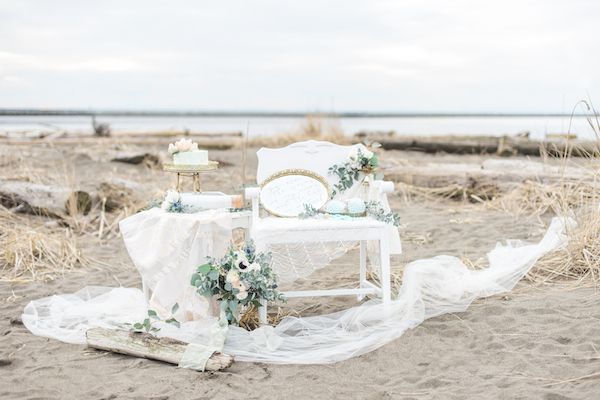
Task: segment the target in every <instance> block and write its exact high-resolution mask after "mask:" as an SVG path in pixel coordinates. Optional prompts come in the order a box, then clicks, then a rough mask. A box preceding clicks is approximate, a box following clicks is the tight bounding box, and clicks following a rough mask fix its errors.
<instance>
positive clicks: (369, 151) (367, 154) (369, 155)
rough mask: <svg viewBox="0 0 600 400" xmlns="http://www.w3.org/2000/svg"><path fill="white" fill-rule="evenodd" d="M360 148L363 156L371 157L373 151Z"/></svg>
mask: <svg viewBox="0 0 600 400" xmlns="http://www.w3.org/2000/svg"><path fill="white" fill-rule="evenodd" d="M361 150H362V154H363V156H365V157H366V158H368V159H369V160H370V159H371V158H372V157H373V155H374V154H373V152H372V151H371V150H369V149H367V148H366V147H365V148H363V149H361Z"/></svg>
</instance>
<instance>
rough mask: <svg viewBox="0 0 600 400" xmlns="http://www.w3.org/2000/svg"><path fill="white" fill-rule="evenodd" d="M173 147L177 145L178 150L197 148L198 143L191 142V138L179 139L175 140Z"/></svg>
mask: <svg viewBox="0 0 600 400" xmlns="http://www.w3.org/2000/svg"><path fill="white" fill-rule="evenodd" d="M175 147H177V150H178V151H181V152H185V151H192V150H194V149H196V150H198V144H197V143H193V142H192V140H191V139H181V140H178V141H177V142H175Z"/></svg>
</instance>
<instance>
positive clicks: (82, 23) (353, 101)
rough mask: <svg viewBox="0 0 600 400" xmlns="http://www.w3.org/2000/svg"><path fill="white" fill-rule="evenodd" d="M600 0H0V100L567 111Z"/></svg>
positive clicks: (581, 89) (595, 95)
mask: <svg viewBox="0 0 600 400" xmlns="http://www.w3.org/2000/svg"><path fill="white" fill-rule="evenodd" d="M599 19H600V2H598V1H594V0H589V1H585V0H572V1H568V0H564V1H527V0H502V1H482V0H479V1H477V0H474V1H463V0H459V1H425V0H411V1H403V0H395V1H383V0H382V1H375V0H374V1H367V0H364V1H350V0H342V1H325V0H321V1H313V0H302V1H281V0H279V1H275V0H273V1H252V0H237V1H233V0H222V1H175V0H170V1H150V0H144V1H137V0H130V1H126V0H121V1H97V2H90V1H65V0H54V1H43V0H38V1H27V0H0V107H10V108H14V107H48V108H96V109H107V108H108V109H178V110H179V109H185V110H196V109H204V110H275V111H314V110H321V111H330V110H331V109H334V110H335V111H375V112H377V111H399V112H430V111H432V112H561V111H563V110H564V111H567V112H568V111H569V110H570V107H571V105H572V104H573V103H575V102H576V101H577V100H578V99H580V98H585V97H587V96H588V95H589V96H590V97H591V98H592V100H593V99H598V100H596V102H597V103H600V51H598V48H599V47H600V46H599V45H600V24H599V23H598V22H599Z"/></svg>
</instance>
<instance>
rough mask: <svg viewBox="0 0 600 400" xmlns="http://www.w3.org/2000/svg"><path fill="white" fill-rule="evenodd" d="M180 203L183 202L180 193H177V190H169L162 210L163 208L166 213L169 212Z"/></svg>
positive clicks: (161, 206) (162, 204)
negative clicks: (174, 205)
mask: <svg viewBox="0 0 600 400" xmlns="http://www.w3.org/2000/svg"><path fill="white" fill-rule="evenodd" d="M178 201H181V195H180V194H179V192H177V191H176V190H167V194H166V195H165V199H164V200H163V202H162V203H161V205H160V208H162V209H163V210H165V211H168V210H169V209H170V208H171V206H172V205H173V204H175V203H177V202H178Z"/></svg>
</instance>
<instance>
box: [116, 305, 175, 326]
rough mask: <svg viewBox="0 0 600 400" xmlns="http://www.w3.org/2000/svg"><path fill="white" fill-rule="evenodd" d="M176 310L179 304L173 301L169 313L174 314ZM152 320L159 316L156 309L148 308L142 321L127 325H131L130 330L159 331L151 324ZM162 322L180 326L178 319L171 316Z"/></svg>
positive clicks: (156, 319) (157, 318) (158, 319)
mask: <svg viewBox="0 0 600 400" xmlns="http://www.w3.org/2000/svg"><path fill="white" fill-rule="evenodd" d="M177 310H179V304H178V303H175V304H174V305H173V307H172V308H171V315H173V314H175V313H176V312H177ZM153 321H160V317H159V316H158V313H157V312H156V311H154V310H151V309H148V317H147V318H144V320H143V321H142V322H136V323H134V324H127V325H131V330H132V331H133V332H146V333H155V332H158V331H160V328H157V327H155V326H154V325H153ZM164 322H166V323H167V324H172V325H175V326H176V327H178V328H179V327H180V324H179V321H177V320H176V319H175V318H174V317H173V316H171V318H169V319H167V320H165V321H164Z"/></svg>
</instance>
